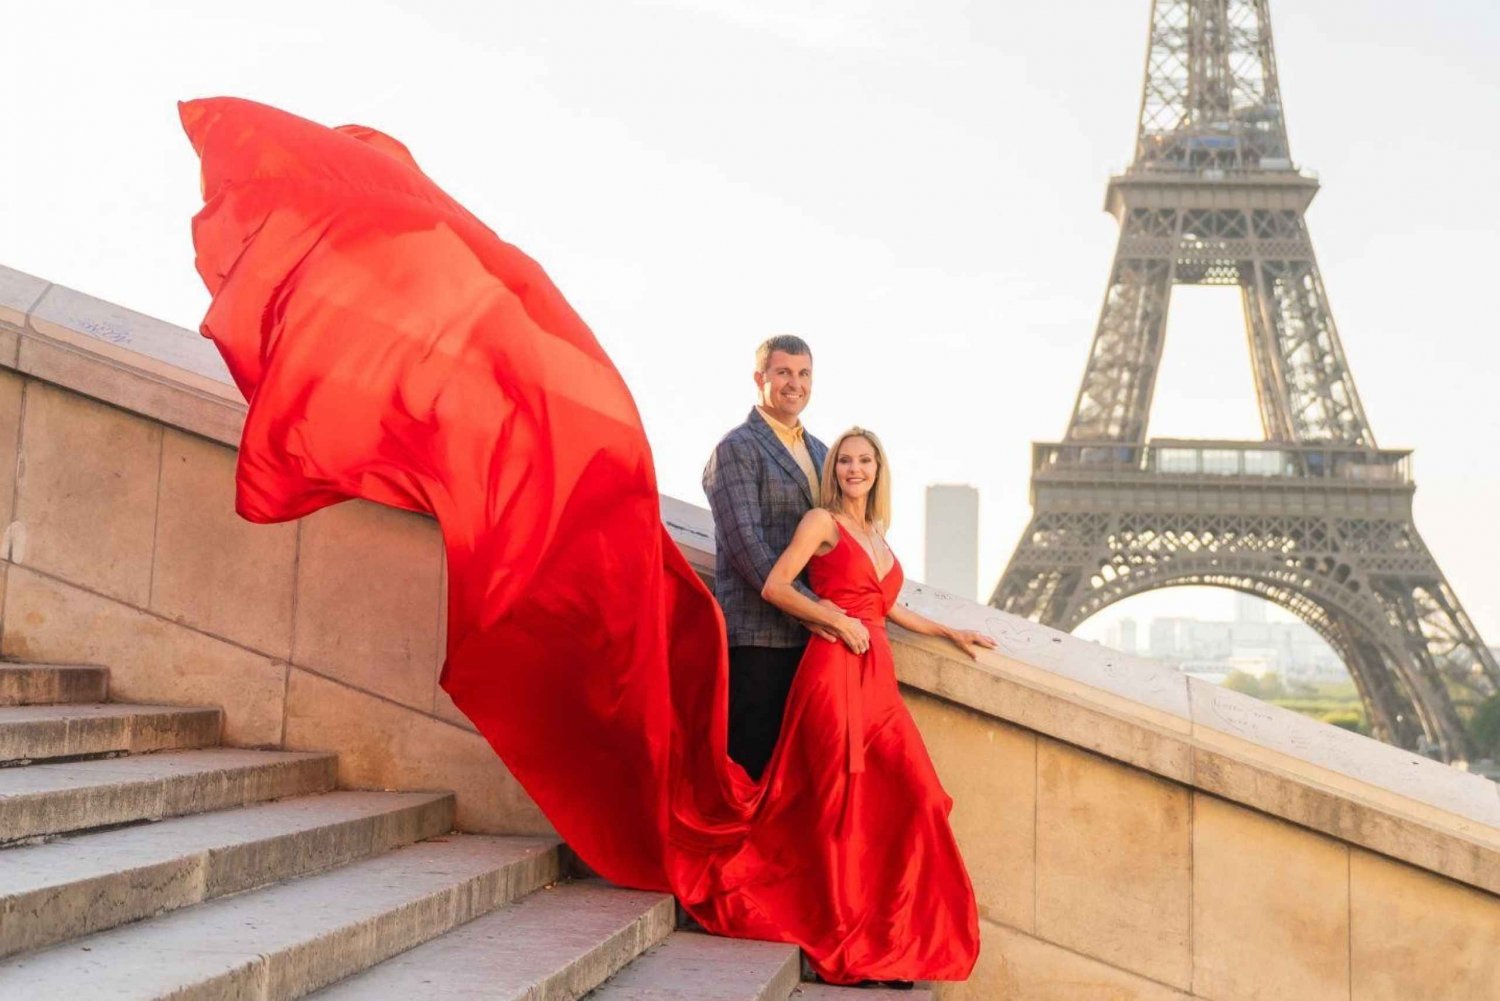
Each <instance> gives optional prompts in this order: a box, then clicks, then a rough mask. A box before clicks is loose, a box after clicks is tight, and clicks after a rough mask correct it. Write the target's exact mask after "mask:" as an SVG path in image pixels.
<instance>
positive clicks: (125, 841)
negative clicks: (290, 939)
mask: <svg viewBox="0 0 1500 1001" xmlns="http://www.w3.org/2000/svg"><path fill="white" fill-rule="evenodd" d="M452 827H453V795H452V794H451V793H391V792H330V793H324V794H323V795H321V796H302V797H298V798H296V799H286V800H281V801H279V802H275V803H261V804H258V805H255V806H246V807H240V808H238V809H231V810H220V811H218V812H216V813H200V814H197V815H196V816H192V817H177V818H174V819H171V820H164V821H161V822H160V823H157V824H138V825H134V826H131V827H125V828H118V829H115V830H111V831H100V832H97V833H94V834H80V835H75V836H73V837H68V838H61V839H58V840H55V841H49V842H47V843H45V844H37V845H24V846H19V847H14V848H8V849H4V850H0V915H3V920H0V957H3V956H10V955H14V954H15V953H18V952H21V951H23V950H26V949H37V948H41V947H43V946H47V945H52V944H54V943H57V942H63V941H66V940H68V939H70V938H76V937H77V936H79V935H87V934H90V933H91V932H96V931H100V930H101V929H104V928H113V927H115V926H116V925H121V924H125V923H126V922H128V921H135V920H137V919H139V918H144V917H149V916H151V915H153V914H157V913H160V912H163V911H170V910H176V909H177V908H179V907H187V906H189V905H191V904H197V903H201V902H202V901H204V900H211V899H214V898H216V897H222V896H226V895H228V894H231V893H239V892H241V891H243V890H249V889H252V888H254V887H258V886H264V885H266V884H268V883H273V882H276V881H278V880H284V879H291V878H292V877H295V876H304V875H307V874H309V873H312V872H317V871H321V870H324V869H330V868H332V867H334V866H339V865H344V864H346V863H348V862H351V861H353V860H355V859H361V858H367V857H369V856H372V855H377V854H379V853H381V852H385V851H389V850H391V849H393V848H396V847H399V846H401V845H407V844H411V843H412V842H414V841H421V840H422V839H424V838H430V837H433V836H435V835H438V834H444V833H446V832H447V831H449V830H451V829H452Z"/></svg>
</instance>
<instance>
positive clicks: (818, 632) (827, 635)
mask: <svg viewBox="0 0 1500 1001" xmlns="http://www.w3.org/2000/svg"><path fill="white" fill-rule="evenodd" d="M818 604H820V605H822V606H823V607H824V608H826V609H828V610H829V611H831V612H837V613H838V614H840V615H843V614H844V610H843V609H842V608H840V607H839V606H837V605H835V604H834V603H833V602H831V601H829V600H828V599H827V598H820V599H819V600H818ZM802 624H803V625H804V626H806V627H807V629H808V631H809V632H811V633H812V634H813V635H814V636H819V637H821V638H823V639H825V640H828V641H830V642H833V643H837V642H838V641H839V634H838V633H836V632H834V631H833V630H832V629H829V628H828V627H827V626H825V625H822V624H821V623H817V622H804V623H802Z"/></svg>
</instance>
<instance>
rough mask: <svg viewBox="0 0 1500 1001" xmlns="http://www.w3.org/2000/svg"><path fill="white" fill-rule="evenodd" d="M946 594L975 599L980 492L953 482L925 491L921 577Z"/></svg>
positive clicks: (977, 589) (931, 487) (977, 571)
mask: <svg viewBox="0 0 1500 1001" xmlns="http://www.w3.org/2000/svg"><path fill="white" fill-rule="evenodd" d="M922 579H923V580H924V581H925V582H926V583H928V584H931V585H932V586H933V587H936V588H939V589H940V590H943V591H947V592H948V593H949V594H955V595H958V596H959V597H961V598H968V599H969V600H970V601H976V600H978V597H977V596H978V593H979V491H978V490H975V489H974V488H973V487H970V486H964V485H960V484H954V483H934V484H932V485H931V486H929V487H928V488H927V566H926V571H925V573H924V574H923V578H922Z"/></svg>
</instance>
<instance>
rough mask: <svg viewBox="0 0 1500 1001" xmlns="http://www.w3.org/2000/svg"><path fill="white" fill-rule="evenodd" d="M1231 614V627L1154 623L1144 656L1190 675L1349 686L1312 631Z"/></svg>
mask: <svg viewBox="0 0 1500 1001" xmlns="http://www.w3.org/2000/svg"><path fill="white" fill-rule="evenodd" d="M1235 611H1236V616H1237V618H1236V620H1235V621H1233V622H1206V621H1202V620H1199V619H1187V618H1178V617H1169V618H1155V619H1152V620H1151V625H1150V627H1149V630H1148V636H1147V641H1146V642H1147V648H1146V655H1147V656H1149V657H1152V658H1155V659H1158V660H1166V661H1171V662H1173V663H1176V664H1179V665H1183V664H1193V665H1194V666H1195V670H1194V671H1192V672H1190V673H1204V674H1207V673H1210V672H1212V671H1222V672H1224V673H1228V672H1229V671H1233V670H1239V671H1245V672H1247V673H1250V674H1256V675H1260V674H1265V673H1267V672H1274V673H1276V674H1279V675H1281V677H1282V678H1284V679H1286V680H1288V681H1309V682H1323V681H1342V680H1347V678H1348V670H1347V668H1345V667H1344V664H1343V661H1342V660H1340V659H1339V656H1338V654H1337V653H1335V652H1334V651H1333V650H1332V649H1331V648H1330V647H1329V646H1328V644H1327V643H1326V642H1324V640H1323V638H1322V637H1321V636H1319V635H1318V634H1317V632H1316V631H1314V630H1313V629H1312V628H1311V627H1310V626H1307V625H1305V624H1304V623H1301V622H1267V621H1265V619H1264V617H1261V618H1260V619H1259V621H1256V620H1255V619H1253V618H1251V619H1250V620H1249V621H1246V619H1247V616H1245V615H1244V614H1243V613H1241V610H1240V607H1236V609H1235ZM1122 621H1123V620H1122ZM1133 626H1134V623H1132V627H1133ZM1132 631H1133V629H1132ZM1122 632H1123V631H1122ZM1119 638H1120V639H1123V638H1124V637H1123V635H1121V636H1120V637H1119ZM1121 649H1124V647H1123V646H1122V647H1121Z"/></svg>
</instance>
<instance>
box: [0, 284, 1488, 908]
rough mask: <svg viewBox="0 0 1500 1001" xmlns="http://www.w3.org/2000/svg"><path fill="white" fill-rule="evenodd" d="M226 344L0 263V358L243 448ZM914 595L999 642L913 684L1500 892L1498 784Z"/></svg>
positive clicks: (904, 669)
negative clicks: (223, 353) (222, 350)
mask: <svg viewBox="0 0 1500 1001" xmlns="http://www.w3.org/2000/svg"><path fill="white" fill-rule="evenodd" d="M9 338H16V339H18V341H17V350H16V351H14V352H8V347H7V345H8V344H9V343H10V341H9V340H8V339H9ZM212 353H213V348H212V345H211V344H209V343H208V342H207V341H205V340H204V339H203V338H201V337H199V336H198V335H197V334H194V333H192V332H191V331H187V330H183V329H182V328H179V327H174V326H171V325H170V324H165V323H161V322H160V321H157V320H154V319H152V318H150V317H147V316H143V315H141V314H139V313H133V312H131V311H129V310H124V309H121V308H119V307H117V306H113V305H111V304H109V303H105V302H102V301H100V300H97V299H93V298H91V297H89V296H85V295H82V294H80V293H77V292H74V291H72V290H69V289H63V288H61V287H59V286H53V285H49V284H48V283H46V282H45V281H43V280H41V279H38V278H34V277H32V276H30V275H25V274H23V273H21V272H17V271H12V270H10V269H6V268H3V267H0V367H8V368H13V369H16V370H18V371H21V372H24V373H27V374H29V375H32V376H34V377H35V378H38V379H43V380H45V381H48V382H52V383H55V384H57V385H60V386H64V387H66V388H68V389H71V390H73V391H75V392H78V393H81V394H84V395H87V396H91V397H94V398H96V399H101V400H105V401H106V402H109V403H112V404H114V405H116V406H119V407H123V408H125V409H128V410H132V411H134V412H136V413H139V414H142V415H144V416H147V417H151V418H154V419H156V420H160V421H162V422H164V423H167V424H171V425H173V426H175V427H179V428H182V429H184V430H187V431H191V432H193V433H196V434H199V435H203V436H204V437H207V438H211V439H213V440H216V441H220V442H223V443H225V444H229V445H237V444H238V440H239V430H240V427H241V426H242V424H243V419H244V411H245V406H244V403H243V402H242V401H241V400H240V399H239V396H238V392H237V390H236V389H235V387H234V386H233V385H232V384H230V383H229V382H228V381H227V377H226V376H224V375H223V374H222V373H223V369H222V365H219V366H217V367H216V366H215V364H214V360H213V359H210V358H209V357H208V356H209V355H212ZM216 372H217V373H220V374H219V375H217V376H216V374H215V373H216ZM662 512H663V517H664V519H665V520H666V522H667V525H668V528H669V530H670V531H671V533H672V535H673V538H674V539H675V540H676V541H677V543H678V545H679V546H680V547H681V548H682V550H683V552H684V553H685V554H686V555H687V557H688V559H689V561H690V562H691V563H692V565H693V566H694V568H695V569H697V570H698V571H699V572H700V573H703V574H705V575H707V574H711V573H712V572H713V564H714V554H713V527H712V522H711V520H710V519H709V516H708V512H707V511H705V510H703V509H702V508H699V507H696V506H695V505H692V504H688V503H686V502H683V501H680V500H676V499H673V498H663V499H662ZM902 600H903V602H904V603H905V604H907V605H909V606H910V607H912V608H914V609H916V610H918V611H921V612H923V613H924V614H929V615H932V616H933V617H935V618H941V619H942V620H944V621H947V622H951V623H953V624H955V625H962V626H965V627H970V628H977V629H984V630H987V631H988V632H990V633H991V635H993V636H995V638H996V639H997V641H998V642H999V644H1000V648H999V650H997V651H995V652H993V653H989V652H986V653H983V654H981V656H980V658H979V660H978V661H977V662H971V661H969V660H967V659H965V658H963V657H961V656H960V655H959V654H957V653H956V652H950V650H949V648H947V647H946V645H944V644H940V643H935V642H933V641H931V640H927V639H919V638H916V637H910V636H906V635H904V634H901V633H900V632H899V630H898V631H897V636H898V644H897V646H898V653H897V668H898V673H899V675H900V677H901V679H902V681H903V682H904V683H906V684H908V685H910V686H912V687H914V688H918V689H921V690H923V691H927V692H930V693H931V694H933V695H935V696H937V697H939V698H942V699H945V700H948V701H951V702H956V703H959V704H962V705H967V706H969V707H971V708H973V709H975V710H977V711H979V712H982V713H985V714H987V715H990V716H993V717H995V718H997V719H1002V720H1007V721H1010V722H1013V723H1016V724H1018V725H1021V726H1024V727H1027V728H1029V729H1032V730H1034V731H1036V732H1038V733H1041V734H1045V735H1047V736H1051V737H1054V738H1056V739H1059V740H1063V741H1066V742H1068V743H1072V744H1076V745H1078V746H1080V747H1084V748H1087V749H1088V750H1091V751H1095V752H1096V753H1099V754H1102V755H1105V756H1107V757H1111V758H1114V759H1116V760H1118V761H1121V762H1124V763H1127V764H1131V765H1134V766H1136V767H1139V768H1143V769H1145V770H1147V771H1150V772H1153V773H1155V774H1158V775H1161V776H1163V777H1166V778H1170V779H1172V780H1174V781H1177V782H1181V783H1183V784H1184V785H1189V786H1193V787H1195V788H1201V789H1203V790H1204V791H1206V792H1210V793H1213V794H1214V795H1217V796H1220V797H1223V798H1225V799H1228V800H1231V801H1233V802H1237V803H1241V804H1243V805H1245V806H1249V807H1252V808H1254V809H1256V810H1260V811H1263V812H1265V813H1269V814H1271V815H1273V816H1278V817H1282V818H1283V819H1286V820H1290V821H1293V822H1295V823H1297V824H1301V825H1304V826H1307V827H1310V828H1313V829H1315V830H1320V831H1325V832H1326V833H1329V834H1332V835H1334V836H1336V837H1339V838H1343V839H1345V840H1348V841H1349V842H1350V843H1353V844H1357V845H1360V846H1362V847H1366V848H1369V849H1371V850H1373V851H1377V852H1380V853H1382V854H1385V855H1389V856H1391V857H1393V858H1398V859H1401V860H1403V861H1406V862H1410V863H1411V864H1413V865H1416V866H1419V867H1421V868H1424V869H1428V870H1430V871H1434V872H1438V873H1441V874H1443V875H1446V876H1450V877H1451V878H1453V879H1457V880H1460V881H1462V882H1464V883H1468V884H1470V885H1473V886H1478V887H1482V888H1485V889H1487V890H1489V891H1490V892H1494V893H1500V785H1497V784H1495V783H1492V782H1490V781H1489V780H1487V779H1484V778H1482V777H1479V776H1475V775H1469V774H1466V773H1463V772H1460V771H1457V770H1455V769H1452V768H1449V767H1448V766H1446V765H1443V764H1440V763H1438V762H1435V761H1430V760H1427V759H1425V758H1421V757H1418V756H1416V755H1412V754H1409V753H1408V752H1405V751H1401V750H1399V749H1396V748H1392V747H1389V746H1387V745H1384V744H1381V743H1379V742H1377V741H1373V740H1370V739H1368V738H1365V737H1361V736H1359V735H1357V734H1352V733H1348V732H1346V731H1342V730H1339V729H1337V728H1335V727H1330V726H1326V725H1324V724H1320V723H1317V722H1316V721H1313V720H1310V719H1307V718H1305V717H1302V716H1299V715H1297V714H1296V713H1292V712H1289V711H1287V710H1283V709H1279V708H1277V707H1275V706H1271V705H1268V704H1265V703H1262V702H1259V701H1257V700H1255V699H1250V698H1247V697H1245V696H1240V695H1237V694H1236V693H1233V692H1228V691H1226V690H1223V689H1218V688H1210V687H1206V686H1202V685H1199V684H1198V683H1196V682H1192V683H1190V682H1189V680H1188V679H1187V678H1185V677H1184V676H1182V675H1181V674H1179V673H1178V672H1176V671H1173V670H1171V669H1169V668H1165V667H1162V666H1160V665H1158V664H1155V663H1153V662H1150V661H1145V660H1141V659H1138V658H1134V657H1130V656H1127V655H1125V654H1121V653H1118V652H1116V651H1112V650H1109V649H1106V648H1103V647H1100V646H1097V645H1095V644H1092V643H1087V642H1085V641H1083V640H1079V639H1077V638H1075V637H1073V636H1070V635H1068V634H1066V633H1061V632H1058V631H1057V630H1053V629H1049V628H1046V627H1044V626H1039V625H1037V624H1035V623H1033V622H1029V621H1026V620H1024V619H1020V618H1017V617H1015V616H1011V615H1008V614H1006V613H1002V612H999V611H997V610H996V609H993V608H989V607H987V606H984V605H979V604H977V603H974V602H969V601H964V600H962V599H958V598H955V597H953V596H951V595H948V594H945V593H943V592H941V591H938V590H936V589H934V588H930V587H928V586H926V585H923V584H920V583H918V582H909V583H908V585H907V587H906V588H905V590H904V591H903V592H902Z"/></svg>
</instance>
